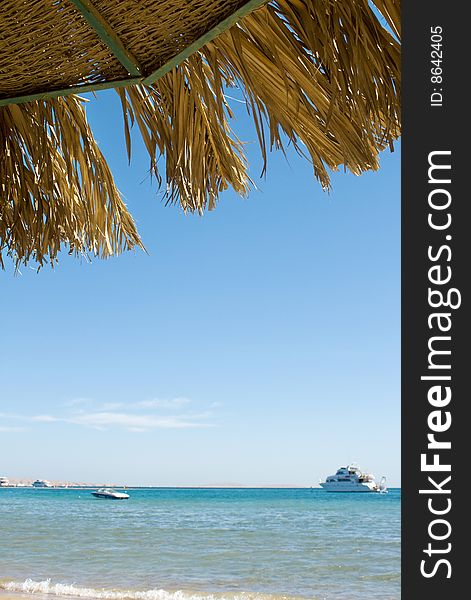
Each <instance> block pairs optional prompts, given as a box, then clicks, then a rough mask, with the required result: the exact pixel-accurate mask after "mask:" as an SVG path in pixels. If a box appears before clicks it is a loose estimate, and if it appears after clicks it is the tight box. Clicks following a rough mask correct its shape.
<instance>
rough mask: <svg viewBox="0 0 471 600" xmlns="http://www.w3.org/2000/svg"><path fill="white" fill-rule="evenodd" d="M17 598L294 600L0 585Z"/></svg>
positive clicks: (36, 583) (289, 599) (40, 584)
mask: <svg viewBox="0 0 471 600" xmlns="http://www.w3.org/2000/svg"><path fill="white" fill-rule="evenodd" d="M2 590H3V591H6V592H14V593H20V594H42V595H49V596H66V597H69V598H90V599H92V600H94V599H95V598H96V599H101V598H103V599H104V600H295V599H294V598H292V597H291V596H279V595H274V594H260V593H255V592H220V593H205V592H189V591H182V590H177V591H167V590H164V589H152V590H146V591H136V590H107V589H94V588H86V587H78V586H76V585H74V584H65V583H51V580H50V579H46V580H44V581H33V580H32V579H26V581H23V582H17V581H7V582H0V591H2Z"/></svg>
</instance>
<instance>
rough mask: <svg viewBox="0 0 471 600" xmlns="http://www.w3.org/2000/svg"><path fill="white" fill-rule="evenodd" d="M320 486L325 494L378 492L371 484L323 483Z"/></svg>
mask: <svg viewBox="0 0 471 600" xmlns="http://www.w3.org/2000/svg"><path fill="white" fill-rule="evenodd" d="M320 486H321V487H322V488H324V490H325V491H326V492H359V493H362V494H364V493H371V492H379V490H378V489H377V488H376V487H375V486H374V485H373V484H367V483H354V482H351V483H350V482H348V481H346V482H343V481H342V482H337V481H332V482H325V483H321V484H320Z"/></svg>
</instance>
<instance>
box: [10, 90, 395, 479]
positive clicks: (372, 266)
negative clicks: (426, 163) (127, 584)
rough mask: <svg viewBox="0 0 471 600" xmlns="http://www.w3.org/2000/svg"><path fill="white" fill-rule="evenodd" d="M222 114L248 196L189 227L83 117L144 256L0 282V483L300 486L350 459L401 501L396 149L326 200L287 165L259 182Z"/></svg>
mask: <svg viewBox="0 0 471 600" xmlns="http://www.w3.org/2000/svg"><path fill="white" fill-rule="evenodd" d="M238 112H239V116H240V124H239V127H238V133H239V134H240V136H241V137H242V138H243V139H244V140H245V141H248V142H249V143H248V145H247V152H248V155H249V159H250V162H251V165H252V171H251V175H252V178H254V179H255V180H256V183H257V188H258V189H257V190H255V191H253V192H252V193H251V194H250V197H249V198H248V199H247V200H242V199H240V198H238V197H237V196H236V195H235V194H234V193H233V192H232V191H228V192H226V193H225V194H223V196H222V199H221V202H220V204H219V206H218V208H217V209H216V210H215V211H213V212H211V213H208V214H206V215H205V216H204V217H198V216H192V215H184V214H183V213H182V212H181V211H179V210H178V209H177V208H176V207H165V206H164V204H163V203H162V201H161V196H162V195H161V193H159V192H158V190H157V188H156V184H155V183H152V182H151V181H150V179H149V177H148V175H147V171H148V158H147V155H146V154H145V151H144V150H143V148H142V147H141V145H140V144H135V145H134V154H133V161H132V164H131V166H130V167H129V166H128V165H127V158H126V154H125V150H124V140H123V133H122V128H121V121H120V116H119V106H118V102H117V96H116V98H115V94H114V93H113V92H106V93H101V94H100V95H99V96H98V98H97V99H96V100H93V101H92V102H91V105H90V107H89V118H90V120H91V122H92V124H93V129H94V132H95V135H96V137H97V139H98V140H99V142H100V145H101V148H102V150H103V152H104V153H105V156H106V157H107V159H108V161H109V163H110V166H111V168H112V170H113V172H114V173H115V176H116V180H117V183H118V187H119V189H120V190H121V191H122V193H123V194H124V196H125V199H126V202H127V204H128V206H129V207H130V209H131V211H132V213H133V215H134V217H135V219H136V221H137V224H138V227H139V230H140V232H141V235H142V237H143V240H144V243H145V246H146V248H147V250H148V254H145V253H143V252H141V251H136V252H130V253H127V254H124V255H122V256H120V257H117V258H113V259H110V260H107V261H100V260H98V259H96V260H93V261H92V262H91V263H88V262H86V261H85V260H82V261H79V260H77V259H73V258H72V257H68V256H67V255H66V254H64V255H63V256H62V257H61V260H60V262H59V265H58V266H57V267H56V268H54V269H53V270H52V269H50V268H45V269H43V270H42V271H40V273H39V274H36V271H35V270H34V269H33V268H27V267H26V268H25V267H22V269H21V275H17V276H14V275H13V273H12V270H11V269H10V270H8V271H6V272H3V273H0V290H1V293H2V307H3V325H2V349H1V352H0V354H1V357H2V360H1V367H0V368H1V371H2V377H1V380H2V385H1V388H0V457H1V460H0V471H1V472H0V475H6V476H9V477H12V478H14V477H25V478H26V477H31V478H36V477H44V478H48V479H67V480H75V481H87V482H97V483H101V482H112V481H115V482H122V483H124V484H128V485H138V484H142V485H146V484H148V485H200V484H201V485H204V484H223V483H240V484H248V485H263V484H297V485H313V484H316V483H317V482H318V480H319V478H320V477H325V476H326V475H328V474H330V473H332V472H334V471H335V469H336V468H337V467H338V466H340V465H341V464H345V463H347V462H349V461H354V460H355V461H357V462H359V463H360V465H361V466H363V467H365V468H368V469H369V470H371V471H373V472H374V473H376V474H377V475H383V474H385V475H387V476H388V480H389V484H390V485H399V483H400V170H399V167H400V152H399V150H400V148H399V147H397V148H396V151H395V152H394V153H390V152H389V151H387V152H385V153H383V155H382V158H381V170H380V171H379V172H377V173H367V174H364V175H362V176H361V177H355V176H353V175H350V174H345V173H338V174H334V175H333V177H332V184H333V191H332V192H331V193H330V194H327V193H325V192H323V191H322V190H321V188H320V186H319V184H318V183H317V182H316V181H314V179H313V177H312V172H311V168H310V166H309V164H308V163H307V162H305V161H304V160H302V159H300V158H299V157H297V156H296V155H295V154H294V152H288V159H289V160H288V162H286V160H285V159H284V157H283V156H282V154H280V153H278V154H276V153H275V154H272V155H271V156H270V161H269V168H268V175H267V178H266V179H265V180H260V179H259V177H258V174H259V173H260V170H261V164H260V160H259V158H258V153H257V148H256V146H257V145H256V143H255V141H254V140H255V134H254V132H253V131H252V130H251V128H250V127H249V123H248V120H247V119H246V118H245V117H244V115H243V113H242V112H241V111H240V110H239V111H238ZM117 123H118V124H119V125H117Z"/></svg>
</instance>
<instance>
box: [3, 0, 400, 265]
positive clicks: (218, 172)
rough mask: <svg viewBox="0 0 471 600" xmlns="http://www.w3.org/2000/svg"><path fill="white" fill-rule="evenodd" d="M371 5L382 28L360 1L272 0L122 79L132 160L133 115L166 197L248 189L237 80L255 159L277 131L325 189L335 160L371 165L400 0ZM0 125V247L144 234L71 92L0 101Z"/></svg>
mask: <svg viewBox="0 0 471 600" xmlns="http://www.w3.org/2000/svg"><path fill="white" fill-rule="evenodd" d="M122 1H123V2H124V0H122ZM373 4H374V5H375V7H376V9H377V11H379V12H380V13H381V14H382V15H383V17H384V19H385V21H386V23H387V26H388V28H389V30H390V31H391V32H392V33H390V32H389V31H388V30H387V29H386V28H385V27H384V26H383V25H382V24H381V22H380V20H379V19H378V17H377V14H376V13H375V12H374V11H373V10H372V8H371V6H370V3H369V2H368V0H276V1H272V2H270V3H268V4H267V5H265V6H263V7H262V8H260V9H258V10H255V11H253V12H252V13H251V14H249V15H248V16H246V17H244V18H243V19H242V20H240V21H239V22H238V23H237V24H236V25H235V26H233V27H231V28H230V29H228V30H227V31H225V32H224V33H222V34H220V35H219V36H218V37H216V38H215V39H213V40H212V41H209V42H207V43H206V45H205V46H204V47H202V48H201V49H199V50H198V51H196V52H194V53H193V54H192V55H191V56H189V57H188V58H186V59H185V60H183V61H182V62H180V64H178V66H176V67H175V68H173V69H172V70H171V71H170V72H168V73H167V74H166V75H163V76H162V77H161V78H160V79H158V80H157V81H156V82H155V83H153V84H152V85H147V86H146V85H142V84H141V85H134V86H131V87H122V88H118V89H117V91H118V93H119V95H120V99H121V104H122V109H123V116H124V124H125V140H126V146H127V151H128V155H129V157H130V156H131V134H130V129H131V127H132V126H133V125H136V126H137V127H138V130H139V132H140V134H141V136H142V139H143V141H144V144H145V146H146V148H147V151H148V153H149V156H150V160H151V170H152V172H153V173H154V174H155V175H156V176H157V178H158V179H159V181H160V179H161V177H162V175H161V174H160V173H159V169H158V164H159V163H158V159H159V157H160V156H164V158H165V178H166V183H167V186H166V196H167V200H168V202H171V203H177V202H179V203H180V205H181V206H182V208H183V209H184V210H188V211H198V212H203V211H204V210H205V209H212V208H213V207H214V206H215V204H216V202H217V200H218V198H219V195H220V193H221V191H223V190H225V189H227V188H228V187H229V186H230V187H232V188H233V189H234V190H235V191H236V192H237V193H239V194H241V195H246V194H247V192H248V190H249V186H250V179H249V178H248V175H247V162H246V159H245V156H244V152H243V144H242V142H241V141H240V140H239V139H238V137H237V136H236V135H235V133H234V132H233V131H232V129H231V127H230V125H229V123H230V121H231V118H232V113H231V109H230V106H229V104H228V101H227V96H226V94H227V91H228V88H230V87H233V86H236V87H238V88H239V89H240V90H241V92H242V93H243V95H244V96H245V99H246V103H247V107H248V110H249V112H250V114H251V117H252V119H253V122H254V127H255V130H256V133H257V137H258V141H259V145H260V150H261V153H262V157H263V160H264V170H265V167H266V162H267V154H268V151H269V149H273V148H275V149H281V150H284V145H285V144H286V142H289V143H291V144H292V145H293V146H294V148H295V149H296V150H297V151H298V152H299V153H301V154H303V155H305V156H307V157H308V158H309V160H310V161H311V162H312V165H313V170H314V175H315V176H316V177H317V178H318V179H319V181H320V183H321V184H322V186H323V187H324V188H328V187H329V185H330V178H329V171H330V170H336V169H338V168H339V167H340V166H343V167H344V168H346V169H348V170H350V171H351V172H353V173H355V174H360V173H361V172H363V171H365V170H368V169H377V168H378V154H379V152H380V151H381V150H383V149H384V148H386V147H387V146H389V147H392V144H393V142H394V140H395V139H397V137H398V136H399V134H400V48H399V42H398V36H399V33H400V23H399V4H398V1H397V0H373ZM179 43H181V42H179ZM133 51H134V52H135V54H136V53H138V48H133ZM0 135H1V139H2V142H1V143H2V145H3V148H2V151H3V155H2V157H1V161H2V164H1V165H0V177H1V181H2V185H3V195H2V197H1V198H0V251H1V249H2V248H4V249H6V250H7V252H8V253H9V254H10V255H11V256H13V258H14V259H15V260H17V261H23V262H27V261H28V260H29V259H30V258H33V259H34V260H36V261H37V262H38V263H39V264H42V263H43V262H44V261H46V260H48V259H49V260H54V259H55V258H56V256H57V252H58V251H59V249H60V247H61V244H63V243H65V244H67V245H69V247H70V249H71V251H72V252H77V253H78V252H85V251H88V252H91V253H93V254H96V255H99V256H108V255H110V254H113V253H118V252H120V251H122V250H124V249H127V248H131V247H132V246H134V245H140V244H141V243H140V241H139V238H138V235H137V232H136V229H135V226H134V223H133V221H132V218H131V217H130V215H129V214H128V212H127V210H126V208H125V206H124V204H123V203H122V201H121V200H120V197H119V194H118V192H117V190H116V187H115V184H114V183H113V179H112V177H111V174H110V172H109V169H108V167H107V165H106V162H105V160H104V158H103V156H102V154H101V153H100V151H99V149H98V146H97V144H96V143H95V141H94V140H93V137H92V134H91V132H90V130H89V128H88V125H87V123H86V119H85V113H84V110H83V106H82V102H81V100H80V99H79V98H78V97H76V96H69V97H67V98H62V99H57V100H48V101H37V102H33V103H30V104H23V105H18V106H14V105H10V106H7V107H4V108H0Z"/></svg>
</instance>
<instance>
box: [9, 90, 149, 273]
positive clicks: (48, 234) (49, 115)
mask: <svg viewBox="0 0 471 600" xmlns="http://www.w3.org/2000/svg"><path fill="white" fill-rule="evenodd" d="M0 144H1V149H0V152H1V160H0V182H1V183H0V185H1V197H0V241H1V245H0V261H1V260H2V250H4V249H6V250H7V254H9V255H10V256H11V257H12V258H13V259H14V260H15V261H16V262H17V263H19V262H23V263H25V264H26V263H27V262H28V261H29V260H30V259H32V260H34V261H35V262H37V263H38V264H39V265H40V266H41V265H43V264H44V262H48V261H55V260H56V258H57V254H58V253H59V251H60V250H61V249H62V246H63V245H66V246H68V248H69V252H71V253H75V254H80V253H83V252H87V251H88V252H91V253H93V254H94V255H96V256H101V257H107V256H111V255H113V254H117V253H119V252H121V251H122V250H127V249H129V248H132V247H133V246H135V245H137V246H141V247H142V243H141V241H140V239H139V235H138V233H137V230H136V227H135V225H134V222H133V220H132V217H131V216H130V214H129V212H128V211H127V209H126V206H125V205H124V203H123V201H122V199H121V197H120V194H119V192H118V190H117V188H116V185H115V183H114V181H113V176H112V175H111V172H110V170H109V168H108V165H107V163H106V161H105V159H104V157H103V154H102V153H101V151H100V149H99V148H98V146H97V144H96V142H95V140H94V138H93V135H92V132H91V131H90V128H89V126H88V124H87V121H86V116H85V110H84V108H83V102H82V100H81V99H80V98H79V97H78V96H70V97H68V98H58V99H56V100H49V101H36V102H31V103H28V104H22V105H18V106H17V105H15V104H11V105H9V106H6V107H3V108H1V109H0ZM2 264H3V263H2Z"/></svg>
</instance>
